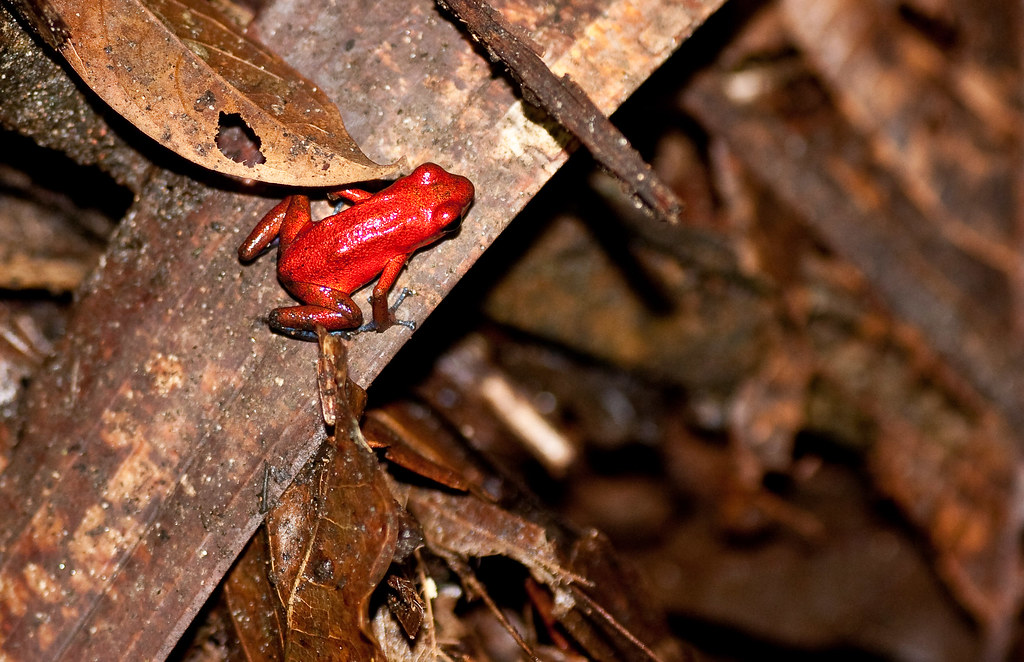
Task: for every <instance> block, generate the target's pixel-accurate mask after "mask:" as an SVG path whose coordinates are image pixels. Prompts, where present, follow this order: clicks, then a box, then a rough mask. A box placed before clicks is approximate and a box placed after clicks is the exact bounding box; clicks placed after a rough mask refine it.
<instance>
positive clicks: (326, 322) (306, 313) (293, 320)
mask: <svg viewBox="0 0 1024 662" xmlns="http://www.w3.org/2000/svg"><path fill="white" fill-rule="evenodd" d="M355 311H356V314H355V315H353V314H352V313H351V312H347V311H345V312H342V311H337V310H332V309H329V308H323V307H321V306H311V305H302V306H289V307H287V308H275V309H274V310H272V311H270V314H269V315H268V316H267V324H268V325H269V326H270V328H271V329H273V330H274V332H275V333H279V334H281V335H283V336H288V337H289V338H296V339H299V340H310V341H314V340H316V339H317V337H316V326H317V325H320V326H323V327H324V328H325V329H327V330H328V331H330V332H332V333H339V332H345V331H351V330H352V329H353V327H358V325H359V323H360V322H362V321H363V316H362V314H361V313H360V312H359V309H358V308H356V309H355Z"/></svg>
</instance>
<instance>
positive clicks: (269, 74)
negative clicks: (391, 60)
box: [15, 0, 399, 186]
mask: <svg viewBox="0 0 1024 662" xmlns="http://www.w3.org/2000/svg"><path fill="white" fill-rule="evenodd" d="M15 8H16V9H19V10H20V11H21V12H22V13H23V14H24V15H25V18H27V19H28V20H29V21H31V22H32V23H33V24H34V25H35V26H36V28H37V29H38V30H39V31H40V33H41V34H42V36H43V38H44V39H46V41H47V42H48V43H50V45H52V46H53V47H54V48H56V49H57V50H58V51H60V52H61V54H63V55H64V57H65V58H67V61H68V63H69V64H70V65H71V67H72V68H73V69H74V70H75V71H76V72H77V73H78V75H79V76H81V77H82V80H83V81H85V83H86V84H87V85H88V86H89V87H91V88H92V90H93V91H94V92H95V93H96V94H97V95H99V97H100V98H101V99H103V100H104V101H105V102H106V103H108V104H109V105H110V106H111V107H112V108H113V109H114V110H115V111H117V112H118V113H120V114H121V115H123V116H124V117H125V118H126V119H127V120H128V121H130V122H131V123H132V124H134V125H135V126H136V127H138V128H139V129H140V130H141V131H142V132H143V133H145V134H146V135H148V136H150V137H151V138H153V139H154V140H156V141H157V142H159V143H160V144H162V145H164V146H165V147H167V148H169V149H171V150H173V151H174V152H176V153H177V154H179V155H180V156H182V157H184V158H186V159H188V160H190V161H193V162H194V163H197V164H199V165H201V166H204V167H206V168H210V169H212V170H215V171H217V172H220V173H223V174H227V175H233V176H236V177H242V178H246V179H253V180H258V181H262V182H269V183H274V184H284V185H290V186H339V185H342V184H346V183H350V182H356V181H363V180H370V179H379V178H382V177H386V176H388V175H390V174H392V173H394V172H396V171H397V170H398V166H399V164H398V163H396V164H392V165H379V164H377V163H374V162H373V161H371V160H370V159H369V157H367V156H366V155H365V154H363V153H362V152H361V151H360V150H359V147H358V146H357V145H356V144H355V142H354V141H353V140H352V138H351V137H350V136H349V134H348V132H347V131H346V130H345V126H344V124H343V122H342V118H341V113H340V112H339V111H338V108H337V107H336V106H335V105H334V104H333V103H332V102H331V101H330V99H328V97H327V95H326V94H324V93H323V92H322V91H321V90H320V89H319V88H318V87H317V86H316V85H314V84H313V83H311V82H310V81H308V80H306V79H305V78H303V77H302V76H300V75H299V74H298V72H296V71H294V70H293V69H292V68H291V67H289V66H288V65H287V64H286V63H285V62H284V60H282V59H281V58H280V57H278V56H277V55H275V54H274V53H272V52H271V51H269V50H268V49H266V48H264V47H263V46H261V45H259V44H257V43H256V42H254V41H253V40H251V39H249V38H248V37H247V36H246V35H245V34H244V32H243V31H242V30H241V29H240V28H238V27H237V26H236V25H235V24H234V23H233V22H232V21H231V20H229V19H227V18H225V17H223V16H221V15H219V14H218V13H217V11H216V9H214V8H213V7H212V6H210V5H209V3H203V2H199V0H101V1H100V2H89V3H85V2H73V1H72V0H38V1H37V2H28V1H27V0H22V1H19V2H17V3H16V4H15Z"/></svg>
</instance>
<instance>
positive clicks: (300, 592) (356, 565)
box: [227, 333, 400, 660]
mask: <svg viewBox="0 0 1024 662" xmlns="http://www.w3.org/2000/svg"><path fill="white" fill-rule="evenodd" d="M345 362H346V358H345V352H344V347H343V346H342V344H341V341H340V340H338V339H337V338H335V337H333V336H329V335H326V333H324V334H321V356H320V363H319V365H318V376H319V378H320V383H321V386H322V387H323V385H325V384H330V387H329V388H326V389H324V390H323V393H322V397H323V399H324V400H325V401H327V400H331V401H332V402H333V405H332V408H331V411H333V415H334V417H335V426H336V428H335V435H334V436H333V437H332V439H331V443H328V444H325V445H324V447H323V448H322V449H321V452H320V453H319V454H318V455H317V456H316V457H315V458H314V460H313V461H311V462H310V463H309V464H307V465H306V467H305V468H304V469H303V471H302V473H301V474H300V475H299V476H298V477H297V478H296V480H295V482H294V483H293V484H292V485H291V486H290V487H289V488H288V489H287V490H286V491H285V492H284V494H282V495H281V502H280V503H279V504H278V505H277V506H276V507H275V508H274V509H273V510H271V511H270V512H269V513H268V514H267V520H266V533H267V545H266V547H264V546H263V544H262V541H259V542H257V543H254V544H251V545H250V546H249V549H248V551H247V552H246V555H245V557H244V558H243V559H242V560H241V561H239V563H238V564H237V565H236V568H235V570H234V571H233V572H232V574H231V577H230V578H229V580H228V584H227V585H228V601H229V604H230V607H231V617H232V620H233V621H234V622H235V627H236V631H237V633H238V636H239V638H240V639H241V640H242V642H243V646H244V647H245V649H246V651H247V653H248V654H250V655H255V656H256V657H255V658H254V659H264V658H263V657H262V656H263V655H264V654H265V653H266V654H269V655H270V657H268V658H266V659H274V655H275V651H276V654H278V655H281V654H283V656H284V659H288V660H375V659H376V660H380V659H383V653H381V651H380V648H379V646H378V645H377V642H376V641H375V639H374V636H373V633H372V632H371V629H370V622H369V613H368V605H369V601H370V595H371V594H372V593H373V592H374V590H375V589H376V587H377V585H378V584H379V583H380V581H381V579H382V578H383V577H384V573H385V572H386V571H387V569H388V566H389V565H390V564H391V561H392V559H393V558H394V556H395V549H396V545H397V541H398V529H399V526H400V523H399V520H398V517H397V506H396V504H395V502H394V499H393V498H392V496H391V492H390V490H389V488H388V486H387V483H386V482H385V480H384V478H383V474H382V472H381V470H380V468H379V466H378V464H377V458H376V456H374V454H373V452H372V451H371V450H370V448H369V446H367V444H366V441H365V440H364V439H363V436H362V434H361V433H360V432H359V425H358V421H357V419H356V416H355V414H354V412H353V409H352V406H351V404H350V399H349V398H350V394H349V392H348V391H349V388H347V386H346V385H350V386H353V387H355V385H354V384H352V382H350V381H349V380H348V373H347V368H346V363H345ZM355 388H358V387H355ZM354 399H355V400H357V401H359V400H361V397H356V398H354ZM357 406H361V404H359V405H357ZM261 573H262V575H264V576H265V577H267V578H269V583H268V582H266V581H262V579H259V580H258V579H254V578H253V575H259V574H261ZM267 593H269V594H270V597H269V598H268V597H267ZM268 605H276V607H270V609H271V610H272V611H276V613H277V618H276V619H275V618H274V617H273V616H272V615H268V614H267V613H266V610H267V609H268Z"/></svg>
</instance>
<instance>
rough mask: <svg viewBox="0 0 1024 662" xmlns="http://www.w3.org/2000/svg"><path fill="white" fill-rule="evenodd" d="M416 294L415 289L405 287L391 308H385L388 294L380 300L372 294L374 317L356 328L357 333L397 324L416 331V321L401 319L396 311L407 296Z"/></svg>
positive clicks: (383, 329) (383, 328)
mask: <svg viewBox="0 0 1024 662" xmlns="http://www.w3.org/2000/svg"><path fill="white" fill-rule="evenodd" d="M414 294H416V291H415V290H410V289H409V288H408V287H403V288H402V289H401V290H399V292H398V296H397V297H395V302H394V303H393V304H391V306H390V307H389V308H384V306H386V305H387V295H385V296H384V297H382V298H381V299H380V300H378V299H376V298H374V297H373V295H371V296H370V299H369V301H370V306H371V307H372V308H373V319H371V320H370V321H369V322H367V323H366V324H363V325H362V326H360V327H359V328H358V329H356V330H355V331H356V333H361V332H364V331H386V330H387V329H388V328H390V327H391V326H393V325H395V324H400V325H401V326H404V327H405V328H407V329H409V330H410V331H415V330H416V322H414V321H412V320H400V319H397V318H396V317H395V311H396V310H398V307H399V306H401V305H402V302H403V301H405V298H406V297H408V296H410V295H414Z"/></svg>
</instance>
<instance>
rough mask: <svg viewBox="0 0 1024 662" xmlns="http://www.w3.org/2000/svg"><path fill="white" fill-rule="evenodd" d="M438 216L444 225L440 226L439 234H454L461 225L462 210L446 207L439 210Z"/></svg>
mask: <svg viewBox="0 0 1024 662" xmlns="http://www.w3.org/2000/svg"><path fill="white" fill-rule="evenodd" d="M438 215H439V216H440V220H441V222H442V223H444V225H442V226H441V232H443V233H445V234H447V233H449V232H455V231H456V230H458V229H459V226H460V225H462V210H461V209H459V208H457V207H452V206H449V205H446V206H444V207H443V208H442V209H440V210H439V212H438Z"/></svg>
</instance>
